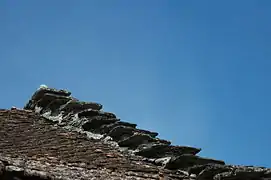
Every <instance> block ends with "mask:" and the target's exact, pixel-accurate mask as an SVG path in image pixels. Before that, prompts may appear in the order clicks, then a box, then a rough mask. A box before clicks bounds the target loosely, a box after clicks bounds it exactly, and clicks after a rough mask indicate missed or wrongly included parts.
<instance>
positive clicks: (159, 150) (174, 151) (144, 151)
mask: <svg viewBox="0 0 271 180" xmlns="http://www.w3.org/2000/svg"><path fill="white" fill-rule="evenodd" d="M138 150H139V151H138V152H136V154H137V155H140V156H144V157H148V158H160V157H163V156H170V157H172V156H180V155H182V154H193V155H196V154H197V153H199V152H200V150H201V149H199V148H194V147H189V146H168V145H166V144H152V145H150V146H144V145H143V146H141V147H140V148H138Z"/></svg>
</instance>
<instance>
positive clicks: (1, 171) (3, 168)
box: [0, 161, 5, 176]
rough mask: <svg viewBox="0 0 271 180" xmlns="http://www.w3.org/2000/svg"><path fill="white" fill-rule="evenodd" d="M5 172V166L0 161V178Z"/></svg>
mask: <svg viewBox="0 0 271 180" xmlns="http://www.w3.org/2000/svg"><path fill="white" fill-rule="evenodd" d="M4 171H5V165H4V163H3V162H2V161H0V176H1V175H2V174H3V173H4Z"/></svg>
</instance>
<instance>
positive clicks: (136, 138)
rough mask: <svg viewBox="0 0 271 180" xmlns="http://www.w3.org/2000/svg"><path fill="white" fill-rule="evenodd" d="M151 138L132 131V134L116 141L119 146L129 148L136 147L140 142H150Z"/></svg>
mask: <svg viewBox="0 0 271 180" xmlns="http://www.w3.org/2000/svg"><path fill="white" fill-rule="evenodd" d="M152 141H153V138H152V137H151V136H149V135H147V134H141V133H134V134H133V135H132V136H129V137H127V138H126V139H124V140H121V141H119V142H118V144H119V146H121V147H129V148H131V149H135V148H137V147H138V146H139V145H140V144H147V143H148V142H152Z"/></svg>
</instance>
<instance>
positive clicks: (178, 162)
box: [24, 86, 237, 176]
mask: <svg viewBox="0 0 271 180" xmlns="http://www.w3.org/2000/svg"><path fill="white" fill-rule="evenodd" d="M102 108H103V106H102V105H101V104H99V103H96V102H84V101H79V100H78V99H76V98H74V97H72V96H71V92H69V91H67V90H63V89H59V90H58V89H55V88H48V87H47V86H41V87H40V88H39V89H38V90H37V91H35V92H34V94H33V95H32V97H31V99H30V100H29V101H28V103H27V104H26V105H25V107H24V109H25V110H32V111H35V112H36V113H37V114H39V115H41V116H43V117H45V118H47V119H49V120H50V121H52V122H54V123H55V124H57V125H58V126H61V127H63V128H66V129H69V130H74V131H77V132H79V133H84V134H86V135H87V137H88V138H91V139H99V140H101V141H102V142H104V143H107V144H110V145H111V146H115V147H118V148H119V149H120V150H122V151H123V152H126V153H129V154H130V155H136V156H141V157H143V158H144V160H146V161H148V162H152V163H153V164H155V165H157V166H163V167H164V168H165V169H170V170H186V171H188V172H189V173H194V174H197V175H200V173H201V172H202V171H205V172H207V171H208V168H209V169H212V171H213V170H215V169H219V168H220V171H221V173H224V172H228V169H229V168H228V166H230V165H225V162H224V161H221V160H215V159H210V158H203V157H200V156H198V155H197V154H198V153H199V152H200V151H201V149H200V148H196V147H190V146H179V145H171V142H170V141H167V140H163V139H160V138H158V137H157V136H158V133H157V132H151V131H148V130H143V129H138V128H136V126H137V125H136V124H133V123H129V122H125V121H121V120H120V119H119V118H117V116H116V115H115V114H114V113H111V112H104V111H103V110H102ZM222 166H223V167H225V168H224V169H223V168H221V167H222ZM203 167H204V168H203ZM210 167H211V168H210ZM231 167H233V166H231ZM236 167H237V166H236ZM205 168H207V170H206V169H205ZM221 169H222V170H221ZM235 169H236V168H235ZM199 170H201V171H199ZM231 170H232V169H231ZM198 171H199V172H198ZM220 171H219V173H220ZM208 172H209V171H208ZM216 172H217V171H216ZM219 173H216V174H219ZM213 176H215V174H213ZM221 176H224V175H221ZM225 176H226V175H225Z"/></svg>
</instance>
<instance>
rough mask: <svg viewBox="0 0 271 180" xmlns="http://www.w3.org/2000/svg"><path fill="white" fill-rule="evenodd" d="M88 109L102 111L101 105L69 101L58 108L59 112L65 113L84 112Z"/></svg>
mask: <svg viewBox="0 0 271 180" xmlns="http://www.w3.org/2000/svg"><path fill="white" fill-rule="evenodd" d="M88 109H92V110H100V109H102V105H101V104H98V103H94V102H83V101H77V100H71V101H69V102H67V103H66V104H65V105H63V106H62V107H61V108H60V110H61V111H65V112H66V113H69V112H73V113H78V112H80V111H85V110H88Z"/></svg>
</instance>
